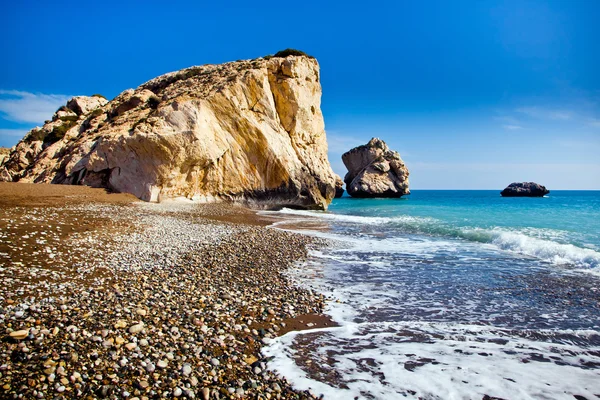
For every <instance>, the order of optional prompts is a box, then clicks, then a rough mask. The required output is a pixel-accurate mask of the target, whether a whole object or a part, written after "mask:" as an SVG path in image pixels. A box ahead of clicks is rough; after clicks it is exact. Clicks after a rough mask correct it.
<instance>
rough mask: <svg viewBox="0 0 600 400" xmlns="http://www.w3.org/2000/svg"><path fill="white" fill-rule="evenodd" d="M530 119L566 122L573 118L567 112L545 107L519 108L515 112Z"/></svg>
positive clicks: (571, 113) (570, 112) (570, 113)
mask: <svg viewBox="0 0 600 400" xmlns="http://www.w3.org/2000/svg"><path fill="white" fill-rule="evenodd" d="M515 111H516V112H518V113H521V114H525V115H527V116H529V117H532V118H538V119H550V120H560V121H566V120H569V119H571V118H572V117H573V114H574V113H573V112H572V111H569V110H560V109H551V108H545V107H538V106H535V107H520V108H517V109H516V110H515Z"/></svg>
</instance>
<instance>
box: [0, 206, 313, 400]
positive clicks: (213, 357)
mask: <svg viewBox="0 0 600 400" xmlns="http://www.w3.org/2000/svg"><path fill="white" fill-rule="evenodd" d="M169 207H173V206H169V205H163V204H145V203H141V204H137V205H135V206H127V207H116V206H112V205H107V206H104V205H95V204H85V205H81V206H76V207H72V208H69V209H68V210H66V211H64V210H63V211H61V212H56V211H55V209H54V208H52V207H46V208H40V209H39V211H37V210H38V209H34V208H32V209H31V210H36V211H35V212H36V213H37V212H41V213H44V216H43V218H42V217H41V216H40V215H37V214H32V215H35V216H36V218H37V217H40V220H41V221H43V223H44V226H50V225H51V224H52V221H54V220H56V219H57V218H65V216H67V215H71V218H72V216H73V215H74V213H79V214H77V215H78V216H77V218H80V221H83V220H86V219H87V220H89V219H90V218H105V220H102V221H101V222H99V223H98V224H97V225H98V226H102V225H103V224H114V225H115V226H116V227H117V228H116V229H115V230H112V231H111V230H110V229H107V230H106V231H102V230H96V226H91V227H90V229H88V230H85V231H81V232H80V231H78V230H77V229H79V228H77V224H80V221H77V223H76V224H75V225H73V226H74V228H73V229H69V240H68V241H67V240H62V241H56V242H51V240H52V235H50V234H49V235H46V236H44V239H45V240H47V243H45V244H44V245H43V246H49V247H50V248H51V249H52V254H54V255H55V257H54V258H53V259H52V263H53V264H52V265H51V267H52V268H48V269H44V268H45V267H42V266H38V265H37V264H36V263H35V262H34V263H31V262H28V263H27V264H28V265H31V266H32V267H31V268H30V269H31V270H32V272H33V269H35V270H36V271H35V272H36V275H37V276H36V278H35V279H32V280H31V281H30V282H27V281H26V280H24V281H21V282H25V283H24V285H23V286H22V287H23V288H24V289H25V291H21V289H19V288H17V287H16V286H14V282H15V281H14V280H13V279H12V278H11V276H10V274H8V272H10V270H9V269H10V268H12V267H10V266H9V267H6V268H7V270H6V271H5V270H3V269H1V268H0V278H1V279H2V282H3V284H4V283H5V282H6V283H7V284H6V285H5V287H6V288H7V289H5V291H6V294H5V295H4V297H5V298H8V297H11V298H13V299H16V300H17V301H16V302H14V303H9V302H7V301H6V300H5V301H4V302H3V303H2V305H1V306H0V319H1V318H4V316H5V315H6V316H9V317H10V316H14V315H15V313H17V312H20V311H23V310H25V311H23V318H24V319H21V320H19V321H23V323H24V324H25V323H26V324H28V325H29V326H35V328H36V329H35V330H33V329H32V330H31V331H30V332H29V333H30V334H32V335H31V337H30V339H31V340H30V341H27V342H21V344H24V343H26V344H27V346H21V347H17V346H18V345H19V343H17V342H16V340H18V339H15V340H5V341H0V386H1V385H8V387H10V390H8V391H7V392H6V394H7V396H8V398H23V399H25V398H53V397H59V398H62V397H67V398H71V397H73V398H80V397H81V398H85V396H86V393H88V394H89V395H91V397H94V398H96V397H98V398H124V397H127V398H129V399H132V400H133V399H136V400H149V399H152V398H164V397H169V396H171V397H180V398H183V397H186V398H195V397H196V396H197V397H199V398H202V399H204V400H212V399H219V398H220V399H223V398H224V397H225V398H229V396H232V397H234V398H240V397H244V398H263V399H265V398H275V397H277V396H279V397H281V398H306V397H305V396H304V395H296V394H292V393H294V392H293V390H292V389H291V388H290V386H289V384H288V383H287V382H286V381H285V380H284V379H282V378H280V377H277V376H276V375H275V374H274V373H273V372H271V371H269V370H267V369H266V366H265V367H264V368H263V367H262V366H259V365H260V363H259V364H255V363H258V362H259V361H261V358H260V345H261V339H262V338H265V337H268V336H270V337H275V336H277V333H276V332H277V329H278V328H279V326H283V324H282V322H283V321H282V320H283V319H284V318H288V317H289V316H290V315H291V314H292V312H293V313H295V314H298V315H300V314H310V313H318V312H319V311H321V310H322V308H323V305H324V304H325V303H324V301H325V300H324V298H323V297H322V296H320V295H318V294H315V295H313V294H311V293H309V292H308V291H306V290H304V289H299V288H293V290H292V289H291V286H290V282H289V280H288V279H287V278H284V277H283V276H282V275H281V272H283V271H284V269H285V268H286V267H287V266H288V265H291V264H292V263H293V262H294V261H295V260H298V259H301V258H302V257H303V256H304V255H305V254H306V248H305V246H306V245H307V244H308V243H311V242H315V239H311V238H308V237H305V236H302V235H297V234H292V233H287V232H281V231H275V230H270V229H264V228H261V227H254V226H245V225H234V224H229V223H228V224H222V223H218V222H215V223H213V222H207V221H206V220H202V219H199V218H198V217H197V216H196V214H192V213H189V214H186V213H184V212H179V211H177V212H176V213H174V212H173V210H171V209H170V208H169ZM194 207H197V206H196V205H195V206H194ZM198 207H199V206H198ZM178 210H179V209H178ZM225 210H226V211H225V212H224V215H230V214H231V213H232V212H233V213H235V210H234V211H232V209H231V208H225ZM27 212H29V211H27ZM6 215H7V214H6V211H4V209H0V229H2V227H3V226H4V225H2V223H3V222H2V221H5V220H3V219H2V218H5V217H6ZM9 218H13V217H12V216H10V217H9ZM126 221H133V224H132V225H131V232H133V233H131V232H124V231H121V230H120V229H122V228H121V226H126V225H127V223H128V222H126ZM29 226H31V227H34V226H35V224H30V225H29ZM81 226H84V225H83V224H82V225H81ZM46 229H47V230H49V229H50V228H46ZM63 229H64V230H65V231H67V229H66V228H63ZM128 229H129V228H128ZM0 232H2V233H3V234H5V231H4V230H2V231H0ZM9 234H10V232H9ZM35 237H37V236H35V235H32V238H35ZM10 239H11V237H9V236H7V239H6V240H10ZM317 242H318V240H317ZM6 243H9V244H8V246H9V247H7V248H8V251H9V254H10V255H11V257H13V259H17V260H18V258H15V257H19V256H18V255H17V256H15V255H16V254H19V253H16V252H12V253H10V252H11V251H12V250H11V248H10V246H13V245H15V246H16V245H19V246H20V243H19V242H18V241H15V240H13V241H12V242H6V241H5V239H3V237H2V236H1V235H0V245H6ZM10 243H12V244H10ZM43 248H44V247H42V249H43ZM3 251H4V250H3ZM20 251H21V252H22V253H23V254H26V253H27V252H25V251H24V250H20ZM28 251H29V250H28ZM35 251H36V250H35V248H34V247H31V250H30V252H35ZM66 260H68V262H69V263H71V264H66V263H64V262H65V261H66ZM46 261H47V260H46ZM47 262H50V261H47ZM61 263H62V264H61ZM71 265H72V266H73V268H71ZM257 266H259V267H260V268H257ZM3 268H5V267H4V266H3ZM15 268H17V267H15ZM107 271H108V272H107ZM21 272H22V269H21V270H19V273H21ZM31 276H32V275H31ZM27 292H28V293H31V294H33V295H35V299H34V297H33V296H32V297H26V296H25V295H21V294H20V293H24V294H26V293H27ZM142 318H143V322H142V321H141V319H142ZM5 321H9V319H5ZM14 321H16V319H15V318H13V319H12V323H13V324H15V322H14ZM276 327H277V328H276ZM13 329H14V328H13ZM9 331H10V326H8V327H7V330H6V333H5V335H6V336H9ZM25 338H27V335H26V336H25ZM12 350H17V351H18V354H20V355H21V356H22V357H32V358H31V360H32V361H28V362H27V364H25V363H21V364H15V363H14V362H13V361H11V359H10V358H9V357H8V356H9V355H10V354H12ZM25 350H28V351H29V352H28V353H24V351H25ZM78 353H79V354H80V355H82V356H78V355H77V354H78ZM125 354H126V355H127V356H128V357H127V358H126V357H124V355H125ZM21 356H19V357H21ZM41 356H43V357H45V358H43V360H42V358H40V357H41ZM25 365H27V367H24V366H25ZM29 366H31V368H35V369H36V370H37V371H39V372H42V371H43V375H41V376H39V375H34V376H33V377H30V376H28V374H30V372H29V371H30V367H29ZM75 369H76V370H77V371H75ZM5 371H8V372H5ZM92 371H93V372H92ZM59 372H60V373H59ZM249 373H251V374H252V375H249ZM38 374H39V373H38ZM9 376H10V377H11V379H12V380H11V381H7V377H9ZM38 376H39V377H38ZM249 376H252V377H253V379H252V380H248V378H249ZM14 382H24V383H25V384H22V385H21V387H20V388H17V385H16V384H14ZM11 383H12V384H11ZM274 384H277V386H274ZM61 386H62V387H64V388H65V392H64V393H65V394H63V395H59V396H57V393H56V390H58V388H59V387H61ZM277 387H279V389H280V390H279V391H277V390H275V388H277ZM282 388H283V389H282ZM90 389H92V390H93V392H89V390H90ZM228 389H231V392H230V391H229V390H228ZM221 390H223V391H225V392H226V393H227V395H226V396H224V393H223V392H222V391H221ZM86 391H87V392H86ZM52 392H54V393H52ZM269 392H270V393H269ZM229 393H231V394H229ZM276 393H277V394H276ZM284 394H285V395H284ZM176 395H177V396H176ZM19 396H20V397H19Z"/></svg>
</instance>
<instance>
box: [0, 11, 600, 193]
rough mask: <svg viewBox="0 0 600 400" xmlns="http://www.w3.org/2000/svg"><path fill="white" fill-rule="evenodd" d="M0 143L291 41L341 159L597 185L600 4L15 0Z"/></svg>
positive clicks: (417, 178)
mask: <svg viewBox="0 0 600 400" xmlns="http://www.w3.org/2000/svg"><path fill="white" fill-rule="evenodd" d="M0 11H1V12H0V35H2V37H3V40H2V42H0V52H1V54H2V55H3V57H2V58H3V61H2V62H0V145H2V146H12V145H14V144H15V143H16V142H17V141H18V140H19V139H20V137H22V136H23V134H24V133H25V132H26V131H27V130H28V129H30V128H32V127H33V126H36V125H40V124H42V123H43V121H44V120H45V119H48V118H49V117H50V116H51V114H52V112H53V111H54V110H55V109H56V108H58V106H60V105H61V104H62V103H64V102H65V101H66V99H67V98H68V97H70V96H72V95H81V94H86V95H91V94H94V93H101V94H104V95H105V96H106V97H107V98H112V97H114V96H116V95H117V94H119V93H120V92H121V91H123V90H125V89H127V88H132V87H136V86H138V85H139V84H141V83H143V82H145V81H147V80H149V79H151V78H153V77H155V76H158V75H160V74H163V73H166V72H169V71H174V70H177V69H181V68H185V67H188V66H191V65H199V64H206V63H221V62H226V61H232V60H237V59H247V58H255V57H258V56H262V55H266V54H272V53H274V52H276V51H278V50H281V49H284V48H288V47H292V48H298V49H301V50H304V51H306V52H307V53H309V54H312V55H314V56H315V57H317V59H318V60H319V63H320V65H321V78H322V79H321V83H322V86H323V99H322V109H323V114H324V116H325V124H326V129H327V135H328V141H329V147H330V161H331V164H332V166H333V168H334V170H335V171H336V172H337V173H339V174H340V175H342V176H343V174H344V173H345V169H344V167H343V164H342V163H341V159H340V155H341V154H342V153H343V152H344V151H345V150H348V149H349V148H351V147H353V146H355V145H359V144H362V143H365V142H367V141H368V140H369V139H370V138H371V137H373V136H377V137H380V138H382V139H383V140H385V141H386V142H387V143H388V144H389V145H390V147H392V148H393V149H395V150H398V151H399V152H400V154H401V155H402V157H403V159H404V160H405V162H406V163H407V165H408V167H409V169H410V171H411V188H412V189H501V188H503V187H504V186H506V185H507V184H509V183H510V182H513V181H523V180H534V181H538V182H540V183H542V184H544V185H546V186H548V187H549V188H550V189H600V156H599V154H600V52H599V51H598V46H599V44H598V43H600V24H599V23H598V21H600V1H595V0H590V1H584V0H580V1H578V0H572V1H460V0H456V1H414V2H408V1H391V2H352V1H344V2H333V1H328V2H325V1H319V2H316V1H315V2H311V1H303V2H296V3H276V4H274V3H268V2H267V3H264V4H263V3H260V4H259V3H256V2H252V3H248V2H241V1H239V2H238V1H229V2H200V1H189V2H185V1H172V2H164V1H160V2H159V1H143V2H142V1H140V2H136V1H129V2H126V1H120V2H114V1H103V2H93V3H92V2H75V3H73V2H61V1H54V2H42V1H39V2H34V1H26V0H23V1H19V2H11V3H8V2H4V3H3V4H2V5H1V6H0Z"/></svg>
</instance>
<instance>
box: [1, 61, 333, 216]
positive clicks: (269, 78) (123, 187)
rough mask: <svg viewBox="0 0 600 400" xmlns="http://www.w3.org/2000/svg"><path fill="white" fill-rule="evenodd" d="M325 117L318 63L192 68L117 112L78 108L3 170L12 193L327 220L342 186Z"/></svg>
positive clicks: (23, 147) (35, 134)
mask: <svg viewBox="0 0 600 400" xmlns="http://www.w3.org/2000/svg"><path fill="white" fill-rule="evenodd" d="M320 105H321V85H320V75H319V64H318V63H317V61H316V60H315V59H314V58H312V57H308V56H294V55H290V56H287V57H272V58H269V59H267V58H259V59H255V60H244V61H236V62H231V63H226V64H222V65H203V66H196V67H190V68H186V69H183V70H180V71H176V72H172V73H168V74H165V75H162V76H160V77H158V78H155V79H153V80H151V81H149V82H146V83H144V84H143V85H141V86H140V87H138V88H137V89H130V90H126V91H124V92H123V93H121V94H120V95H119V96H117V97H116V98H115V99H113V100H111V101H110V102H108V103H106V100H104V99H102V98H101V97H91V98H84V97H76V98H74V99H72V100H69V102H68V103H67V105H66V107H64V109H63V110H62V112H63V113H65V114H64V115H62V114H61V115H62V116H58V115H56V118H54V119H53V121H51V122H49V123H47V124H46V125H44V126H43V127H42V128H36V129H34V130H32V132H30V133H29V134H28V135H27V136H26V137H25V138H23V140H22V141H21V142H20V143H19V144H18V145H17V146H16V148H15V150H14V151H13V152H12V153H11V155H10V156H9V157H8V159H7V160H6V161H5V162H4V164H3V165H0V169H1V168H2V167H4V168H5V170H6V173H3V174H2V176H4V179H6V176H7V174H8V175H9V176H10V177H11V178H10V179H11V180H13V181H17V180H18V181H22V182H40V183H59V184H83V185H89V186H92V187H105V188H108V189H110V190H113V191H117V192H126V193H132V194H134V195H135V196H137V197H138V198H140V199H142V200H146V201H160V200H162V199H167V198H174V197H185V198H188V199H192V200H197V201H205V202H206V201H227V202H234V203H242V204H245V205H248V206H252V207H258V208H274V207H282V206H292V207H302V208H314V209H325V208H326V207H327V205H328V204H329V203H330V202H331V200H332V199H333V197H334V195H335V174H334V173H333V171H332V170H331V166H330V165H329V161H328V159H327V139H326V136H325V127H324V122H323V115H322V113H321V108H320ZM69 110H70V111H72V112H73V113H75V115H76V118H75V117H73V116H72V115H71V114H69ZM0 179H1V178H0Z"/></svg>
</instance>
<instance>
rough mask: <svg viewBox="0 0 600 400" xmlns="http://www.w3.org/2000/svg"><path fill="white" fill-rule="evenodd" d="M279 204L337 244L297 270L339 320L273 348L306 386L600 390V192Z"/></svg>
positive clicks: (298, 225)
mask: <svg viewBox="0 0 600 400" xmlns="http://www.w3.org/2000/svg"><path fill="white" fill-rule="evenodd" d="M272 215H275V216H277V217H280V218H281V220H280V222H278V223H277V224H276V225H277V226H278V227H279V228H283V229H294V230H301V231H303V232H305V233H308V234H312V235H316V236H320V237H325V238H329V239H333V240H334V241H335V243H336V245H334V246H332V247H329V248H326V249H322V250H319V251H313V252H312V254H311V257H310V259H309V261H308V262H307V263H306V264H304V265H302V266H299V267H298V268H297V270H296V271H295V272H294V276H295V278H296V279H297V280H298V281H299V282H301V283H302V284H304V285H306V286H309V287H311V288H314V289H316V290H319V291H321V292H325V293H326V294H328V295H330V296H332V297H333V298H335V299H337V302H332V303H331V305H330V307H329V310H328V312H329V314H330V315H331V316H332V317H333V318H334V320H336V321H337V322H338V323H339V324H340V326H339V327H337V328H328V329H323V330H317V331H305V332H301V333H291V334H288V335H285V336H284V337H282V338H279V339H277V340H275V341H274V342H273V343H272V344H271V345H270V346H269V347H268V348H267V349H266V352H267V353H268V354H269V355H271V356H273V357H274V358H273V360H272V362H271V363H270V365H271V367H272V368H275V369H277V370H279V371H280V372H282V373H283V374H284V375H286V376H287V377H288V378H289V379H290V380H291V381H292V382H293V383H294V384H296V385H297V386H298V387H299V388H303V389H308V388H311V389H312V390H313V391H315V392H320V393H323V394H325V396H326V398H341V399H343V398H354V397H358V398H381V399H387V398H425V399H450V398H456V399H471V398H479V399H481V398H483V396H485V395H489V396H493V397H498V398H506V399H513V398H518V399H520V398H548V399H555V398H565V399H573V398H579V399H581V398H586V399H592V398H600V192H598V191H580V192H579V191H577V192H576V191H552V192H551V193H550V194H549V195H548V196H546V197H544V198H502V197H500V195H499V192H498V191H416V190H415V191H413V193H412V194H411V195H410V196H407V197H405V198H402V199H353V198H349V197H344V198H341V199H336V200H334V202H333V203H332V204H331V206H330V209H329V210H328V211H327V212H309V211H298V210H286V209H284V210H282V211H280V212H277V213H275V214H272ZM299 354H301V355H302V356H303V357H298V355H299ZM307 360H308V361H307ZM315 366H318V367H315ZM575 396H580V397H575Z"/></svg>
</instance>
